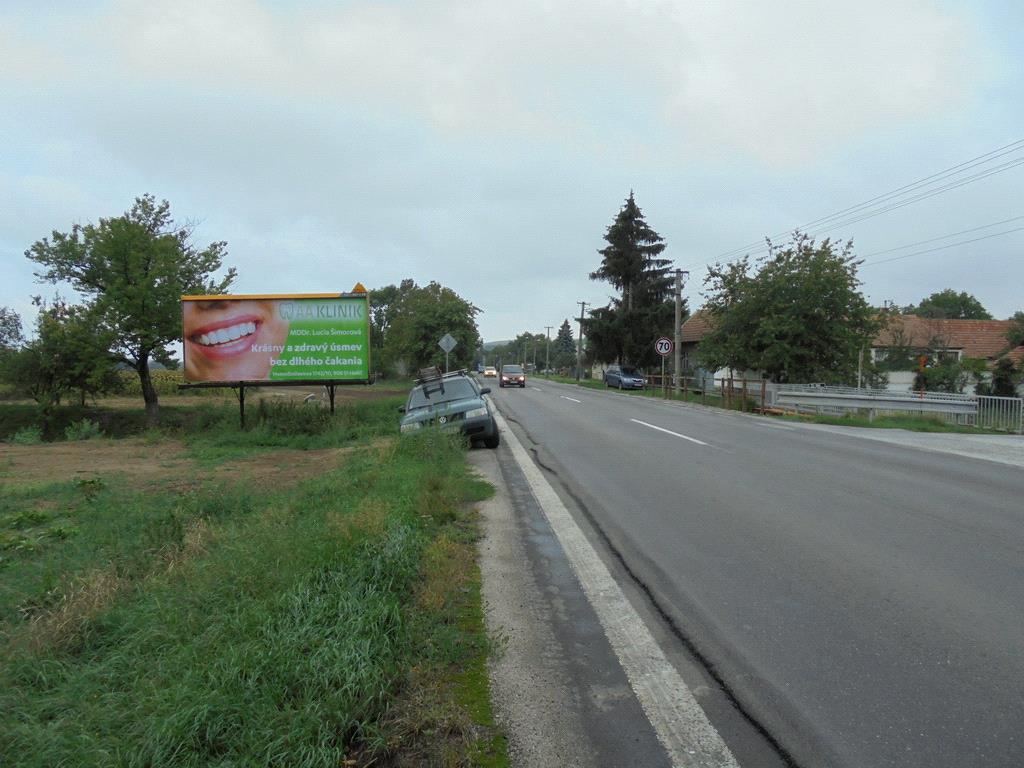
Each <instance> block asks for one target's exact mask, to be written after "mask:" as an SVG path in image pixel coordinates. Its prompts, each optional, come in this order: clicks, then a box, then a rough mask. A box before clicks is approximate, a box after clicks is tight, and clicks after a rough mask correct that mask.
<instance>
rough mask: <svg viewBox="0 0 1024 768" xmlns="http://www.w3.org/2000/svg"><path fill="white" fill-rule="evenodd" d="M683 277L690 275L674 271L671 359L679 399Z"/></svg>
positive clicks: (683, 271) (681, 270) (682, 271)
mask: <svg viewBox="0 0 1024 768" xmlns="http://www.w3.org/2000/svg"><path fill="white" fill-rule="evenodd" d="M683 275H686V276H687V277H689V276H690V273H689V272H687V271H686V270H685V269H677V270H676V324H675V337H674V340H675V352H674V354H673V357H672V372H673V373H675V375H676V386H675V393H676V397H679V392H680V388H681V387H682V384H683V378H682V376H681V375H680V373H681V372H680V370H679V358H680V353H679V344H680V337H681V336H682V332H683V331H682V321H683Z"/></svg>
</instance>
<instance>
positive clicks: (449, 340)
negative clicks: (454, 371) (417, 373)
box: [437, 333, 459, 373]
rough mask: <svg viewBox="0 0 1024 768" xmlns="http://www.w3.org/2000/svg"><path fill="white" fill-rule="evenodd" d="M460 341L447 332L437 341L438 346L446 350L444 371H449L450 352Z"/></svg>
mask: <svg viewBox="0 0 1024 768" xmlns="http://www.w3.org/2000/svg"><path fill="white" fill-rule="evenodd" d="M458 344H459V342H457V341H456V340H455V338H454V337H453V336H452V335H451V334H450V333H446V334H445V335H444V336H442V337H441V340H440V341H439V342H437V346H439V347H440V348H441V349H443V350H444V372H445V373H448V353H449V352H451V351H452V350H453V349H455V347H457V346H458Z"/></svg>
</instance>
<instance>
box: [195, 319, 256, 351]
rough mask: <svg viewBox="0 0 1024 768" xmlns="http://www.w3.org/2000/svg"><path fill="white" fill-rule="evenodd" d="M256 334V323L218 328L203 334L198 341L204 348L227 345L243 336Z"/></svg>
mask: <svg viewBox="0 0 1024 768" xmlns="http://www.w3.org/2000/svg"><path fill="white" fill-rule="evenodd" d="M254 333H256V323H239V324H238V325H232V326H229V327H227V328H218V329H217V330H216V331H211V332H210V333H204V334H202V335H201V336H200V337H199V338H198V339H196V341H198V342H199V343H200V344H202V345H203V346H204V347H212V346H214V345H216V344H227V343H228V342H230V341H236V340H237V339H240V338H242V337H243V336H249V335H251V334H254Z"/></svg>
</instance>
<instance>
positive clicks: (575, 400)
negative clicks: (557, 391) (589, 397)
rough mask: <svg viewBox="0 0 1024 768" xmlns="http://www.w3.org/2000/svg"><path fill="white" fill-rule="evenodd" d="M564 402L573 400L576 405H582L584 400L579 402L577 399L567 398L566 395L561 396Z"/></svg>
mask: <svg viewBox="0 0 1024 768" xmlns="http://www.w3.org/2000/svg"><path fill="white" fill-rule="evenodd" d="M559 397H560V398H562V399H563V400H572V401H573V402H574V403H582V402H583V401H582V400H577V399H576V398H575V397H566V396H565V395H559Z"/></svg>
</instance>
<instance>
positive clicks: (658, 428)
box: [630, 419, 707, 445]
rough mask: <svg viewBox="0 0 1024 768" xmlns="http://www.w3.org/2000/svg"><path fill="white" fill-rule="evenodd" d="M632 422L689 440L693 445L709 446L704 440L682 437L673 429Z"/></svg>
mask: <svg viewBox="0 0 1024 768" xmlns="http://www.w3.org/2000/svg"><path fill="white" fill-rule="evenodd" d="M630 421H632V422H633V423H635V424H641V425H643V426H645V427H650V428H651V429H656V430H658V431H659V432H664V433H665V434H667V435H672V436H673V437H678V438H680V439H682V440H689V441H690V442H691V443H696V444H697V445H707V443H705V442H704V441H703V440H698V439H697V438H695V437H687V436H686V435H681V434H679V433H678V432H673V431H672V430H671V429H665V428H664V427H657V426H655V425H654V424H648V423H647V422H646V421H640V419H630Z"/></svg>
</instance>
